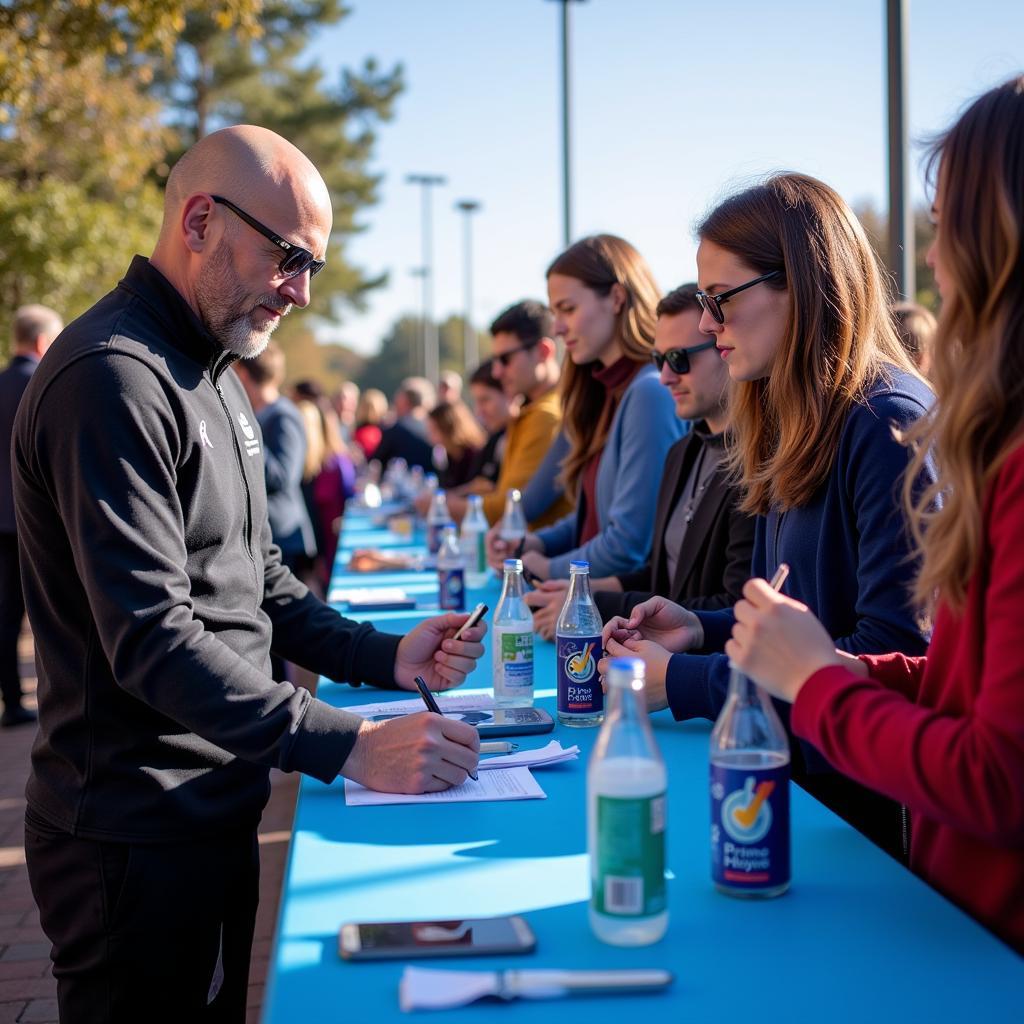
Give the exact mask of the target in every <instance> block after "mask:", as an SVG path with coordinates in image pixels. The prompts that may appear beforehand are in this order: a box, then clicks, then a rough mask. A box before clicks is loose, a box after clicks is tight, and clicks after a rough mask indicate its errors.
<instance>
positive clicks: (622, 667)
mask: <svg viewBox="0 0 1024 1024" xmlns="http://www.w3.org/2000/svg"><path fill="white" fill-rule="evenodd" d="M645 671H646V666H645V665H644V662H643V659H642V658H612V659H611V660H610V661H609V662H608V676H607V679H608V685H609V686H623V687H626V688H629V689H633V690H638V689H641V688H642V687H643V685H644V678H645V675H644V673H645Z"/></svg>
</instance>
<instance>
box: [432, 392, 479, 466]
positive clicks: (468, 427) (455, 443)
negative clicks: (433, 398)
mask: <svg viewBox="0 0 1024 1024" xmlns="http://www.w3.org/2000/svg"><path fill="white" fill-rule="evenodd" d="M427 416H428V417H429V418H430V419H431V421H432V422H433V424H434V426H435V427H437V432H438V433H439V434H440V435H441V441H442V443H443V444H444V450H445V451H446V452H447V453H448V455H449V456H450V457H451V458H453V459H461V458H462V456H463V455H465V454H466V452H467V451H468V450H469V449H473V450H474V451H476V450H479V449H480V448H483V446H484V445H485V444H486V443H487V435H486V434H485V433H484V429H483V427H481V426H480V424H479V423H477V421H476V417H475V416H474V415H473V414H472V413H471V412H470V411H469V406H468V405H466V403H465V402H463V401H461V400H459V401H457V402H441V403H440V404H439V405H435V406H434V408H433V409H431V410H430V412H428V413H427Z"/></svg>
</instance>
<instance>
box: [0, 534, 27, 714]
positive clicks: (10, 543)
mask: <svg viewBox="0 0 1024 1024" xmlns="http://www.w3.org/2000/svg"><path fill="white" fill-rule="evenodd" d="M24 617H25V598H24V597H23V596H22V592H21V576H20V574H19V572H18V538H17V537H16V536H15V535H14V534H13V533H0V697H2V698H3V702H4V707H5V708H16V707H19V706H20V704H21V680H20V679H19V678H18V636H19V634H20V633H21V620H22V619H23V618H24Z"/></svg>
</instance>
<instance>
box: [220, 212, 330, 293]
mask: <svg viewBox="0 0 1024 1024" xmlns="http://www.w3.org/2000/svg"><path fill="white" fill-rule="evenodd" d="M211 198H212V199H213V201H214V202H215V203H220V204H221V205H222V206H226V207H227V208H228V209H229V210H230V211H231V212H232V213H233V214H235V216H236V217H241V219H242V220H244V221H245V223H246V224H248V225H249V227H251V228H252V229H253V230H254V231H258V232H259V233H260V234H261V235H262V236H263V237H264V238H268V239H270V241H271V242H273V243H274V245H276V246H277V247H278V249H280V250H281V251H282V252H283V253H284V255H283V256H282V257H281V262H280V263H278V265H277V269H278V270H280V271H281V274H282V276H284V277H298V276H299V274H304V273H305V272H306V271H307V270H308V271H309V276H310V277H315V276H316V275H317V274H319V273H320V271H321V270H323V269H324V266H325V261H324V260H318V259H316V258H314V256H313V254H312V253H311V252H310V251H309V250H308V249H303V248H302V246H301V245H293V244H292V243H291V242H289V241H287V240H286V239H284V238H282V237H281V236H280V235H279V234H277V232H276V231H271V230H270V228H268V227H267V226H266V225H265V224H261V223H260V222H259V221H258V220H257V219H256V218H255V217H250V216H249V214H247V213H246V212H245V210H241V209H239V208H238V207H237V206H235V204H234V203H233V202H231V200H230V199H225V198H224V197H223V196H211Z"/></svg>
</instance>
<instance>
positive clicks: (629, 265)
mask: <svg viewBox="0 0 1024 1024" xmlns="http://www.w3.org/2000/svg"><path fill="white" fill-rule="evenodd" d="M547 279H548V300H549V305H550V306H551V310H552V312H553V313H554V316H555V325H554V329H555V333H556V334H558V335H560V336H561V337H562V338H563V339H564V342H565V349H566V354H567V357H568V358H567V359H566V362H565V365H564V366H563V368H562V403H563V421H562V425H563V430H564V432H565V434H566V437H567V438H568V441H569V452H568V455H566V457H565V460H564V461H563V463H562V477H563V480H564V484H565V490H566V493H567V494H568V495H570V497H571V498H572V499H573V500H574V501H575V503H576V510H575V512H572V513H570V514H569V515H567V516H565V517H563V518H562V519H560V520H559V521H558V522H557V523H554V524H553V525H551V526H548V527H545V528H544V529H542V530H540V531H539V532H537V533H530V534H527V536H526V539H525V542H524V545H523V551H524V554H523V563H524V565H525V566H526V567H527V569H529V570H530V571H531V572H532V573H534V574H535V575H536V576H538V577H540V578H541V579H549V578H561V577H566V576H568V575H569V562H570V561H571V560H573V559H586V560H587V561H589V562H590V571H591V574H592V575H594V576H610V575H615V574H616V573H620V572H622V573H624V572H630V571H632V570H635V569H638V568H639V567H640V566H642V565H643V564H644V562H645V561H646V559H647V555H648V553H649V551H650V549H651V535H652V532H653V526H654V506H655V498H656V496H657V493H658V484H659V482H660V480H661V474H662V470H663V468H664V465H665V457H666V455H667V454H668V450H669V449H670V448H671V447H672V445H673V444H674V443H675V442H676V441H677V440H678V439H679V438H680V437H681V436H682V434H683V424H682V423H681V422H680V421H679V420H678V419H677V418H676V416H675V410H674V407H673V403H672V398H671V396H670V395H669V394H668V392H667V391H666V390H665V388H663V387H662V386H661V385H660V384H659V383H658V372H657V370H655V368H654V367H653V366H652V365H651V349H652V347H653V345H654V321H655V317H654V311H655V307H656V306H657V304H658V298H659V293H658V286H657V284H656V283H655V281H654V276H653V275H652V273H651V271H650V268H649V267H648V266H647V263H646V262H645V261H644V259H643V257H642V256H641V255H640V253H638V252H637V251H636V249H634V248H633V246H631V245H630V244H629V243H628V242H626V241H624V240H623V239H621V238H616V237H615V236H614V235H593V236H591V237H589V238H584V239H582V240H581V241H579V242H576V243H575V244H574V245H572V246H570V247H569V248H568V249H566V250H565V252H563V253H562V254H561V255H560V256H559V257H558V258H557V259H556V260H555V261H554V262H553V263H552V264H551V266H550V267H548V273H547ZM492 554H493V553H492Z"/></svg>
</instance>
